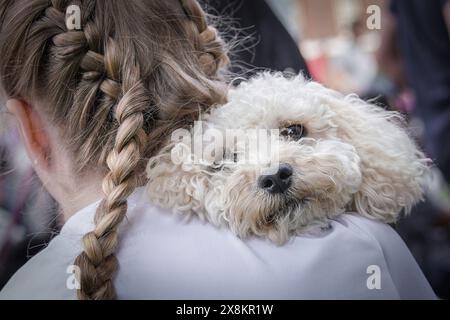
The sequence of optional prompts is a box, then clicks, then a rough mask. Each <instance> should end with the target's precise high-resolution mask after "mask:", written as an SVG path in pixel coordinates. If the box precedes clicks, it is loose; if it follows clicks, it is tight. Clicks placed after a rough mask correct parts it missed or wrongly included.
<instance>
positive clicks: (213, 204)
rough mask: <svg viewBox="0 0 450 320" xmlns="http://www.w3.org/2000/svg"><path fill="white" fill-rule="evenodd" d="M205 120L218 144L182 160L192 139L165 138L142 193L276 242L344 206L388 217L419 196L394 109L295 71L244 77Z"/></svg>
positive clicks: (410, 148) (414, 152)
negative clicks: (146, 191)
mask: <svg viewBox="0 0 450 320" xmlns="http://www.w3.org/2000/svg"><path fill="white" fill-rule="evenodd" d="M205 120H206V126H207V127H208V128H213V129H214V130H218V131H219V132H221V133H222V137H224V138H225V141H222V143H220V144H219V147H218V148H216V149H215V150H214V152H208V155H209V156H207V157H206V158H207V159H206V161H200V162H199V161H197V162H196V161H194V162H192V161H191V162H189V161H186V159H187V158H186V155H189V154H190V152H192V145H193V143H192V141H177V142H172V143H170V144H169V145H168V146H167V147H166V148H165V149H164V150H163V151H162V152H161V153H160V155H158V156H157V157H155V158H153V159H151V160H150V162H149V166H148V177H149V179H150V182H149V192H150V195H151V197H152V199H153V200H154V201H155V202H157V203H158V204H160V205H163V206H165V207H170V208H174V209H176V210H178V211H184V212H186V211H188V212H195V213H196V214H198V215H200V216H203V217H206V218H207V219H208V220H209V221H211V222H213V223H214V224H216V225H227V226H229V227H230V228H231V229H232V230H233V231H234V232H235V233H236V234H238V235H239V236H246V235H248V234H255V235H258V236H268V237H269V238H270V239H272V240H274V241H276V242H278V243H283V242H285V241H286V240H287V239H288V237H289V235H291V234H293V233H297V232H299V231H302V230H305V228H306V227H310V226H311V225H316V224H317V223H320V222H322V221H325V220H326V218H329V217H333V216H335V215H337V214H339V213H342V212H344V211H354V212H357V213H359V214H361V215H363V216H366V217H369V218H373V219H378V220H381V221H384V222H393V221H395V220H396V218H397V217H398V215H399V213H400V212H401V211H402V210H403V209H405V210H406V211H408V210H409V209H410V208H411V207H412V206H413V205H414V204H415V203H416V202H417V201H419V200H420V199H421V197H422V194H423V185H424V178H425V175H426V173H427V171H428V166H427V163H428V161H427V159H425V157H424V155H423V154H422V153H421V152H420V151H419V149H418V148H417V146H416V145H415V143H414V142H413V140H412V139H411V138H410V137H409V136H408V134H407V132H406V130H405V128H404V123H403V120H402V118H401V116H400V115H399V114H397V113H395V112H389V111H385V110H383V109H382V108H380V107H378V106H374V105H371V104H369V103H366V102H364V101H362V100H361V99H359V98H358V97H356V96H346V97H344V96H342V95H340V94H339V93H337V92H335V91H332V90H329V89H326V88H324V87H323V86H321V85H320V84H318V83H315V82H309V81H306V80H305V79H304V78H303V77H301V76H297V77H292V78H289V79H288V78H285V77H283V76H282V75H273V74H262V75H260V76H258V77H256V78H254V79H253V80H251V81H249V82H246V83H242V84H241V85H240V86H239V88H237V89H233V90H232V91H231V92H230V94H229V102H228V103H227V104H226V105H224V106H221V107H219V108H216V109H214V110H213V111H212V112H211V113H210V114H209V115H207V116H206V118H205ZM273 129H277V130H278V131H273ZM230 130H231V131H230ZM233 130H234V131H233ZM229 132H232V133H234V136H233V135H231V136H232V139H229V137H230V135H229ZM209 138H211V137H209ZM209 138H205V137H204V136H203V141H205V139H207V140H210V139H209ZM267 143H268V144H267ZM181 151H182V152H181ZM180 155H183V156H180ZM203 155H204V154H203ZM208 157H209V158H208ZM174 160H175V161H174ZM203 160H205V159H203Z"/></svg>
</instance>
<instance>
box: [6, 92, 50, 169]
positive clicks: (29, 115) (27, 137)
mask: <svg viewBox="0 0 450 320" xmlns="http://www.w3.org/2000/svg"><path fill="white" fill-rule="evenodd" d="M6 107H7V109H8V111H9V112H10V113H11V114H12V115H13V116H14V118H15V119H16V121H17V124H18V128H19V132H20V136H21V139H22V141H23V143H24V145H25V148H26V151H27V153H28V156H29V158H30V160H31V162H32V163H33V166H34V167H36V166H37V165H39V167H40V168H48V167H49V166H50V151H51V150H50V137H49V135H48V132H47V128H46V126H45V123H44V122H43V120H42V118H41V116H40V115H39V114H38V112H37V111H36V110H35V109H34V107H33V106H32V105H31V104H29V103H28V102H26V101H25V100H19V99H10V100H8V101H7V102H6Z"/></svg>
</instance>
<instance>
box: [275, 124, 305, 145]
mask: <svg viewBox="0 0 450 320" xmlns="http://www.w3.org/2000/svg"><path fill="white" fill-rule="evenodd" d="M280 135H281V136H283V137H286V138H289V139H292V140H296V141H297V140H300V139H301V138H303V137H304V136H306V129H305V127H303V126H302V125H301V124H294V125H292V126H289V127H287V128H283V129H281V131H280Z"/></svg>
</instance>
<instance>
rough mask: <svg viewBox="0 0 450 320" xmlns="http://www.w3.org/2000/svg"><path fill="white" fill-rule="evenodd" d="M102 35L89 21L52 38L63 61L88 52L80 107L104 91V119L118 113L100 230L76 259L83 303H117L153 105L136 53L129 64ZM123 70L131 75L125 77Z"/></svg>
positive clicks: (57, 11)
mask: <svg viewBox="0 0 450 320" xmlns="http://www.w3.org/2000/svg"><path fill="white" fill-rule="evenodd" d="M53 5H54V7H51V8H49V9H48V10H47V11H46V12H47V13H50V14H51V15H53V16H54V17H55V19H58V21H59V23H60V25H61V17H62V16H61V15H62V14H63V13H62V12H63V11H62V9H63V8H64V6H63V4H62V2H61V0H53ZM88 7H89V6H88ZM90 8H92V10H93V8H94V6H90ZM88 16H89V15H88ZM56 17H58V18H56ZM100 35H101V33H100V32H99V28H98V27H97V26H96V25H95V24H93V23H90V22H88V23H86V24H85V27H84V30H83V31H68V32H64V33H60V34H58V35H56V36H55V37H54V38H53V43H54V45H55V48H54V51H55V53H56V54H57V55H58V56H59V57H60V58H61V59H74V55H77V54H79V52H82V51H83V49H86V50H85V53H84V55H83V56H82V57H81V59H80V68H81V71H82V79H81V83H80V85H79V90H78V92H79V94H78V95H75V104H76V105H81V106H85V107H82V108H81V109H82V110H83V109H88V107H89V106H91V105H92V104H93V103H96V101H97V100H98V97H97V93H98V92H99V91H100V92H102V93H103V94H104V100H103V102H102V103H101V106H100V108H99V109H101V110H106V113H104V114H105V115H107V114H109V113H110V112H111V110H114V117H115V120H116V122H117V126H118V127H117V132H116V135H115V137H114V139H115V141H114V147H113V149H112V150H111V151H109V153H108V152H106V153H105V154H107V156H106V165H107V167H108V169H109V172H108V173H107V174H106V176H105V178H104V180H103V183H102V190H103V193H104V198H103V200H102V201H101V203H100V205H99V207H98V208H97V211H96V215H95V229H94V230H93V231H91V232H89V233H87V234H86V235H84V237H83V245H84V251H83V252H82V253H81V254H80V255H79V256H78V257H77V258H76V260H75V264H76V265H77V266H78V267H79V268H80V275H79V277H80V279H79V280H80V285H81V288H80V289H79V290H78V298H79V299H82V300H87V299H89V300H91V299H94V300H98V299H115V298H116V293H115V289H114V285H113V279H112V278H113V275H114V274H115V272H116V270H117V267H118V261H117V259H116V257H115V255H114V253H115V251H116V249H117V246H118V234H117V229H118V227H119V225H120V223H121V222H122V220H123V219H124V217H125V215H126V213H127V198H128V197H129V196H130V195H131V194H132V193H133V191H134V190H135V188H136V187H137V186H138V184H139V178H138V177H139V175H138V173H137V171H138V170H137V169H138V168H139V166H140V164H141V161H142V158H143V154H144V151H145V146H146V142H147V135H146V133H145V131H144V129H143V128H144V112H145V111H146V110H148V109H149V107H150V105H151V101H150V98H149V93H148V92H147V90H146V88H145V86H144V84H143V83H142V81H141V75H140V69H139V67H138V64H137V61H135V60H134V59H133V58H134V56H133V52H132V50H131V49H129V50H130V51H129V52H127V60H126V61H127V62H126V63H125V62H124V59H123V58H122V56H121V52H120V51H119V48H118V46H117V45H116V43H115V41H114V39H113V38H112V37H109V38H108V39H107V41H105V42H104V41H102V37H101V36H100ZM102 43H104V52H105V53H104V54H102V53H101V44H102ZM121 70H126V72H125V74H123V73H122V72H121ZM83 88H87V89H86V90H82V89H83ZM108 109H109V110H108ZM85 120H86V121H88V120H89V119H85ZM106 151H107V150H106Z"/></svg>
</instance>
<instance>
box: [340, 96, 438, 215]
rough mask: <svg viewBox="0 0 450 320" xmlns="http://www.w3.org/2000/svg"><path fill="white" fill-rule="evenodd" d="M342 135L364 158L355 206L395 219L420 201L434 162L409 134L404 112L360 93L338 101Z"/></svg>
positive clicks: (365, 213) (372, 213)
mask: <svg viewBox="0 0 450 320" xmlns="http://www.w3.org/2000/svg"><path fill="white" fill-rule="evenodd" d="M333 110H334V111H336V113H337V117H336V119H335V121H336V122H337V125H338V128H339V129H338V131H339V137H340V138H341V139H342V140H344V141H345V142H347V143H349V144H351V145H353V146H354V147H355V149H356V151H357V153H358V155H359V157H360V159H361V164H360V166H361V173H362V178H363V179H362V184H361V187H360V189H359V191H358V192H357V193H356V194H355V195H354V199H353V208H351V209H352V210H355V211H357V212H358V213H359V214H361V215H363V216H366V217H368V218H375V219H378V220H381V221H384V222H388V223H391V222H395V221H396V220H397V218H398V216H399V213H400V212H401V211H405V212H408V211H409V210H410V209H411V208H412V206H413V205H414V204H416V203H417V202H418V201H420V200H422V198H423V193H424V188H425V185H426V181H427V177H428V174H429V164H430V162H431V161H430V160H429V159H427V158H426V157H425V155H424V154H423V153H422V152H421V151H420V149H419V148H418V147H417V145H416V143H415V142H414V140H413V139H412V138H411V137H410V136H409V135H408V132H407V129H406V126H405V123H404V121H403V118H402V116H401V115H400V114H399V113H397V112H392V111H386V110H384V109H382V108H381V107H379V106H375V105H372V104H369V103H366V102H364V101H362V100H360V99H359V98H356V97H351V96H349V97H346V98H344V99H343V100H341V101H339V102H336V105H335V108H333Z"/></svg>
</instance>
